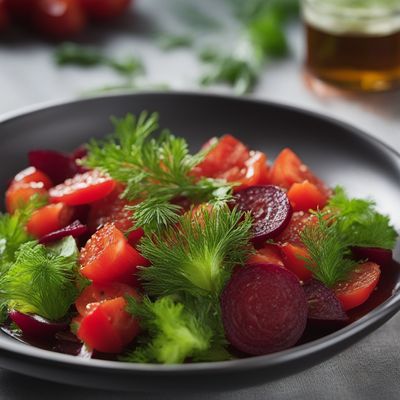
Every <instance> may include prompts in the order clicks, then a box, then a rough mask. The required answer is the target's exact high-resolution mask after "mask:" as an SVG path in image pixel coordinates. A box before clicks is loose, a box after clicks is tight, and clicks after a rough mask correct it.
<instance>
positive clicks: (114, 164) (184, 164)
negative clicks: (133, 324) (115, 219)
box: [86, 113, 232, 231]
mask: <svg viewBox="0 0 400 400" xmlns="http://www.w3.org/2000/svg"><path fill="white" fill-rule="evenodd" d="M114 123H115V133H114V135H112V136H111V137H109V138H108V139H106V140H105V141H92V142H90V143H89V146H88V150H89V153H88V157H87V160H86V165H87V166H89V167H90V168H99V169H101V170H104V171H106V172H107V173H108V174H110V175H111V176H112V177H113V178H114V179H116V180H117V181H119V182H122V183H125V184H126V185H127V187H126V190H125V192H124V197H126V198H128V199H129V200H141V199H143V201H142V202H141V203H140V204H138V205H136V206H134V207H132V210H133V211H134V219H135V221H136V225H137V226H141V227H143V228H144V229H145V230H147V231H152V230H155V229H158V227H159V225H160V224H161V225H168V224H170V223H174V222H175V221H176V220H177V218H178V215H179V214H180V211H181V210H182V207H181V206H179V205H174V204H170V201H171V200H173V199H174V198H177V197H181V196H184V197H189V198H191V199H193V200H195V201H199V202H201V201H206V200H209V199H213V198H214V197H215V198H216V199H219V200H221V198H222V196H221V194H223V196H224V197H225V198H227V197H229V192H230V191H231V187H232V184H228V183H226V182H225V181H223V180H216V179H206V178H205V179H200V180H197V179H196V178H195V177H194V176H192V174H191V171H192V170H193V168H194V167H195V166H196V165H197V164H199V163H200V162H201V161H202V160H203V159H204V157H205V155H206V154H207V152H208V151H209V150H210V149H211V148H212V147H210V148H209V149H208V150H202V151H200V152H198V153H196V154H194V155H191V154H189V150H188V145H187V142H186V141H185V140H184V139H183V138H177V137H175V136H173V135H172V134H170V133H169V132H167V131H164V132H163V133H162V134H161V135H159V136H158V137H156V138H154V137H150V136H151V135H152V134H153V133H154V132H155V131H156V130H157V129H158V116H157V114H151V115H150V116H148V115H147V113H142V114H140V116H139V117H138V118H136V117H134V116H133V115H128V116H127V117H125V118H124V119H121V120H115V121H114Z"/></svg>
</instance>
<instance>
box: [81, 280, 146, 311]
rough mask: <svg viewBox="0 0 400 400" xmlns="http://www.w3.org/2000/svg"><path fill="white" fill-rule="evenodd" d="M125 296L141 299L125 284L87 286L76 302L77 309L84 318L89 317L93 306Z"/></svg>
mask: <svg viewBox="0 0 400 400" xmlns="http://www.w3.org/2000/svg"><path fill="white" fill-rule="evenodd" d="M125 295H129V296H133V297H135V298H136V299H138V300H139V299H140V296H139V295H138V293H137V291H136V290H135V289H133V288H132V287H130V286H128V285H126V284H124V283H109V284H103V285H101V284H95V283H93V284H91V285H90V286H87V287H86V288H85V289H84V290H83V292H82V293H81V294H80V296H79V297H78V298H77V300H76V302H75V306H76V309H77V310H78V312H79V314H80V315H82V316H85V315H87V314H88V313H89V312H90V311H91V310H92V309H93V305H92V304H94V305H95V306H96V305H98V303H101V302H104V301H105V300H111V299H115V298H117V297H124V296H125Z"/></svg>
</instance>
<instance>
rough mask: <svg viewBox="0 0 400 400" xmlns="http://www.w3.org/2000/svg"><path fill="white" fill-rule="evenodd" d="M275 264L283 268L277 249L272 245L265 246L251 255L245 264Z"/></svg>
mask: <svg viewBox="0 0 400 400" xmlns="http://www.w3.org/2000/svg"><path fill="white" fill-rule="evenodd" d="M264 263H265V264H275V265H279V266H281V267H283V266H284V265H283V261H282V256H281V252H280V250H279V247H278V246H276V245H274V244H266V245H265V246H264V247H262V248H261V249H258V250H257V252H256V253H255V254H252V255H251V256H250V257H249V259H248V260H247V264H264Z"/></svg>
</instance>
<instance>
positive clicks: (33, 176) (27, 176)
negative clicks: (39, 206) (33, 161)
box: [12, 167, 53, 189]
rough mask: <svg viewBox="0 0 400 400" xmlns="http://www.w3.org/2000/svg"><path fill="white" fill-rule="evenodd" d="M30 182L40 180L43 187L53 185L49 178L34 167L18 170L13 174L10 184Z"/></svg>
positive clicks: (47, 187)
mask: <svg viewBox="0 0 400 400" xmlns="http://www.w3.org/2000/svg"><path fill="white" fill-rule="evenodd" d="M31 182H42V183H43V186H44V188H45V189H50V188H51V187H52V186H53V182H52V181H51V179H50V178H49V177H48V176H47V175H46V174H45V173H44V172H42V171H39V170H38V169H36V168H35V167H28V168H25V169H24V170H22V171H21V172H19V173H18V174H17V175H15V178H14V180H13V182H12V184H14V183H31Z"/></svg>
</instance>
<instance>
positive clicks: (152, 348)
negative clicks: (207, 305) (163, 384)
mask: <svg viewBox="0 0 400 400" xmlns="http://www.w3.org/2000/svg"><path fill="white" fill-rule="evenodd" d="M127 301H128V306H127V310H128V312H130V313H131V314H132V315H134V316H135V317H138V318H139V319H140V323H141V327H142V328H143V329H145V330H146V331H147V334H148V336H149V337H148V336H145V340H144V343H143V344H142V345H139V346H138V347H137V348H136V349H135V350H134V351H133V352H132V353H129V354H127V355H125V356H124V357H122V358H121V359H122V360H123V361H128V362H142V363H148V362H157V363H163V364H176V363H182V362H183V361H184V360H185V359H187V358H188V357H193V356H194V355H196V354H200V353H203V352H205V351H206V350H207V349H208V348H209V347H210V344H211V340H212V336H213V332H212V330H211V328H210V327H209V326H208V323H207V319H208V318H207V315H206V314H205V313H204V312H201V310H200V309H196V311H195V312H193V311H194V310H188V309H187V308H186V307H185V306H184V305H183V304H182V303H180V302H178V301H175V300H174V299H173V298H172V297H162V298H160V299H158V300H156V301H155V302H152V301H151V300H150V299H149V298H148V297H144V298H143V301H142V302H140V303H137V302H136V300H135V299H134V298H133V297H128V298H127Z"/></svg>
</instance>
